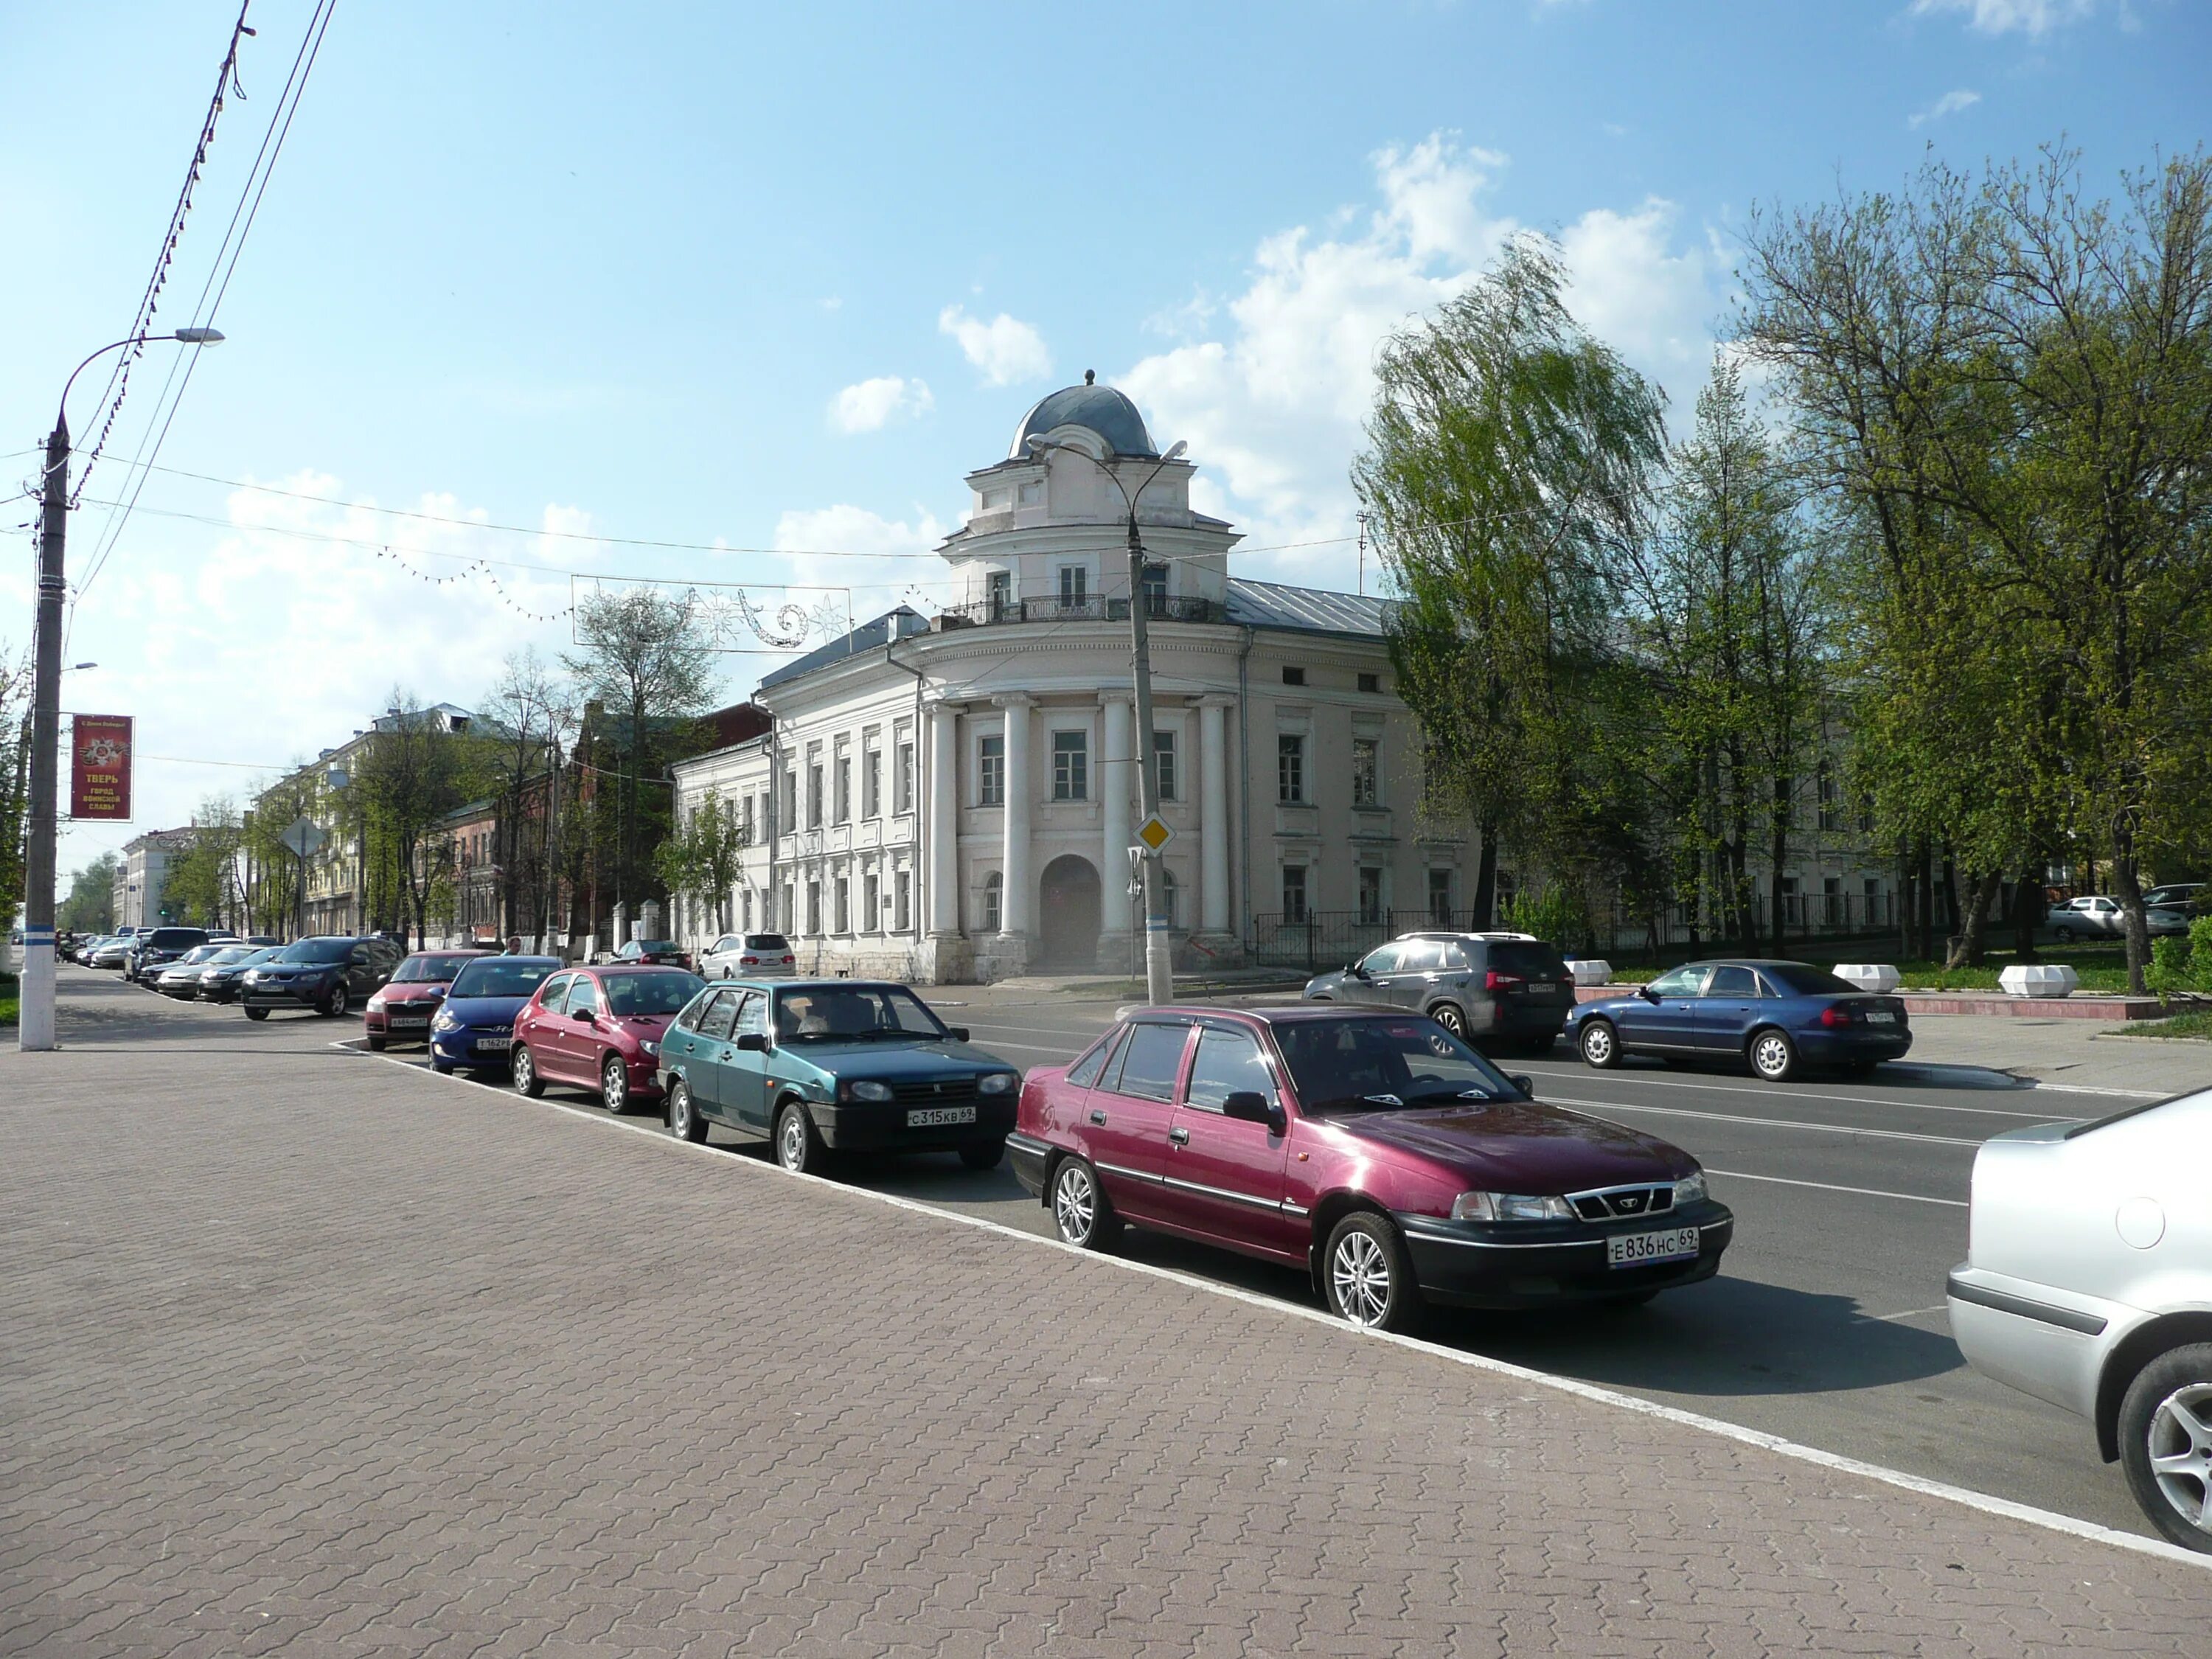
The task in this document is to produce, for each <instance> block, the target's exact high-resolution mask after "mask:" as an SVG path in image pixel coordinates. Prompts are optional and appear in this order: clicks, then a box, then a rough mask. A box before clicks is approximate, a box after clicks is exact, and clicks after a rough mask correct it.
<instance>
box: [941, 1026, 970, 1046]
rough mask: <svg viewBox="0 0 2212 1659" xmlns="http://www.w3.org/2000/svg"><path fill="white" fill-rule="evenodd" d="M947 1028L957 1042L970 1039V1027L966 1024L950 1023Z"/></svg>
mask: <svg viewBox="0 0 2212 1659" xmlns="http://www.w3.org/2000/svg"><path fill="white" fill-rule="evenodd" d="M945 1030H947V1031H948V1032H950V1033H951V1036H952V1040H953V1041H954V1042H967V1041H968V1028H967V1027H966V1026H965V1025H948V1026H946V1027H945Z"/></svg>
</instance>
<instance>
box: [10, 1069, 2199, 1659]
mask: <svg viewBox="0 0 2212 1659" xmlns="http://www.w3.org/2000/svg"><path fill="white" fill-rule="evenodd" d="M0 1273H4V1283H5V1285H6V1287H7V1295H6V1297H5V1299H4V1302H0V1424H4V1431H0V1653H5V1654H19V1653H20V1654H41V1655H44V1654H55V1655H80V1654H83V1655H92V1654H108V1653H112V1654H124V1655H147V1656H155V1655H174V1656H187V1655H210V1656H212V1655H253V1654H262V1653H274V1652H278V1651H282V1652H283V1653H285V1654H287V1655H298V1656H319V1655H323V1654H340V1653H343V1654H395V1655H396V1654H406V1655H416V1654H425V1655H430V1654H435V1655H457V1656H458V1655H463V1654H486V1655H507V1654H516V1655H520V1654H536V1655H544V1656H559V1655H578V1654H601V1655H611V1654H617V1653H619V1654H629V1655H660V1654H677V1653H683V1654H724V1653H730V1654H738V1653H742V1654H748V1655H768V1654H775V1655H815V1654H824V1655H826V1654H836V1655H848V1654H868V1655H907V1654H913V1655H922V1654H929V1655H939V1654H942V1655H1010V1656H1011V1655H1032V1654H1034V1655H1053V1656H1101V1659H1104V1656H1113V1659H1121V1656H1131V1655H1137V1656H1149V1655H1232V1654H1238V1655H1288V1654H1297V1653H1317V1654H1328V1655H1370V1654H1372V1655H1385V1654H1389V1655H1401V1654H1402V1655H1447V1654H1449V1655H1462V1654H1464V1655H1493V1656H1504V1655H1508V1654H1510V1655H1514V1656H1525V1655H1531V1654H1545V1653H1566V1652H1571V1653H1574V1654H1577V1655H1655V1656H1656V1655H1667V1656H1673V1655H1684V1654H1698V1655H1703V1654H1708V1653H1712V1654H1746V1655H1751V1654H1772V1653H1778V1652H1808V1651H1809V1652H1816V1653H1830V1652H1855V1653H1881V1654H1891V1653H1907V1652H1913V1653H1925V1654H1938V1653H1954V1652H1955V1653H1966V1654H1987V1655H1992V1656H2007V1659H2009V1656H2015V1655H2020V1654H2024V1653H2042V1652H2055V1651H2072V1650H2092V1651H2100V1652H2112V1653H2127V1654H2154V1653H2156V1654H2197V1655H2202V1654H2205V1653H2207V1652H2208V1651H2212V1622H2208V1608H2212V1572H2208V1571H2205V1570H2204V1569H2203V1568H2200V1567H2198V1566H2196V1565H2191V1564H2187V1563H2184V1562H2179V1561H2173V1560H2167V1559H2160V1558H2158V1557H2154V1556H2148V1555H2144V1554H2141V1553H2134V1552H2130V1551H2127V1550H2124V1549H2120V1548H2117V1547H2111V1546H2107V1545H2104V1544H2100V1543H2097V1542H2093V1541H2085V1540H2081V1539H2078V1538H2075V1537H2071V1536H2068V1535H2065V1534H2060V1533H2057V1532H2054V1531H2050V1530H2046V1529H2044V1528H2039V1527H2037V1526H2034V1525H2032V1524H2028V1523H2026V1522H2017V1521H2014V1520H2009V1519H2006V1518H2002V1517H1996V1516H1990V1515H1987V1514H1984V1513H1981V1512H1978V1511H1975V1510H1969V1509H1967V1508H1966V1507H1963V1506H1960V1505H1957V1504H1950V1503H1948V1502H1945V1501H1942V1500H1940V1499H1935V1498H1923V1497H1920V1496H1917V1495H1915V1494H1912V1493H1910V1492H1903V1491H1899V1490H1898V1489H1896V1488H1893V1487H1891V1486H1886V1485H1884V1484H1881V1483H1880V1482H1876V1481H1872V1480H1864V1479H1861V1478H1858V1477H1856V1476H1852V1475H1848V1474H1839V1473H1836V1472H1833V1471H1830V1470H1826V1469H1824V1468H1818V1467H1814V1466H1811V1465H1808V1464H1805V1463H1802V1462H1796V1461H1795V1460H1791V1459H1789V1458H1785V1457H1783V1456H1780V1455H1775V1454H1773V1453H1771V1452H1768V1451H1765V1450H1763V1449H1759V1448H1756V1447H1752V1446H1747V1445H1745V1444H1742V1443H1738V1442H1735V1441H1730V1440H1727V1439H1724V1438H1721V1437H1716V1436H1711V1435H1708V1434H1705V1433H1703V1432H1701V1431H1698V1430H1695V1429H1693V1428H1690V1427H1687V1426H1683V1425H1675V1424H1672V1423H1668V1422H1665V1421H1662V1420H1657V1419H1653V1418H1651V1417H1649V1416H1644V1415H1639V1414H1636V1413H1629V1412H1626V1411H1623V1410H1620V1409H1617V1408H1614V1407H1607V1406H1605V1405H1602V1404H1600V1403H1596V1402H1593V1401H1586V1400H1581V1399H1577V1398H1574V1397H1571V1396H1569V1395H1564V1394H1559V1393H1557V1392H1554V1391H1553V1390H1550V1389H1546V1388H1543V1387H1541V1386H1539V1385H1535V1384H1532V1383H1525V1382H1522V1381H1519V1380H1517V1379H1513V1378H1510V1377H1504V1376H1496V1375H1493V1374H1490V1373H1486V1372H1483V1371H1480V1370H1473V1369H1470V1368H1468V1367H1467V1366H1464V1365H1461V1364H1454V1363H1452V1362H1451V1361H1449V1360H1448V1359H1445V1358H1438V1357H1437V1356H1434V1355H1431V1354H1428V1353H1425V1352H1420V1351H1418V1350H1413V1349H1408V1348H1405V1347H1401V1346H1396V1345H1393V1344H1389V1343H1387V1342H1383V1341H1380V1340H1373V1339H1368V1338H1362V1337H1360V1336H1358V1335H1357V1334H1353V1333H1351V1332H1349V1331H1344V1330H1340V1329H1338V1328H1324V1327H1322V1326H1319V1325H1316V1323H1314V1322H1310V1321H1307V1320H1304V1319H1301V1318H1299V1317H1297V1316H1296V1315H1295V1314H1294V1313H1291V1312H1289V1311H1285V1310H1273V1309H1269V1308H1266V1307H1257V1306H1252V1305H1249V1304H1243V1303H1239V1302H1237V1301H1233V1300H1230V1299H1226V1298H1224V1297H1219V1296H1215V1295H1212V1294H1208V1293H1206V1291H1201V1290H1199V1289H1197V1288H1194V1287H1192V1286H1188V1285H1183V1284H1181V1283H1177V1282H1174V1281H1170V1280H1167V1279H1161V1278H1158V1277H1155V1276H1150V1275H1146V1274H1141V1273H1133V1272H1130V1271H1128V1270H1126V1269H1124V1268H1121V1267H1115V1265H1113V1264H1112V1263H1111V1262H1109V1261H1102V1260H1098V1259H1096V1258H1085V1257H1079V1256H1077V1255H1073V1254H1069V1253H1066V1252H1061V1251H1058V1250H1055V1249H1052V1248H1050V1247H1048V1246H1042V1245H1032V1244H1026V1243H1017V1242H1015V1241H1012V1240H1010V1239H1007V1238H1005V1237H1001V1236H1000V1235H997V1234H994V1233H992V1232H989V1231H981V1230H979V1229H975V1228H972V1227H969V1226H964V1225H960V1224H958V1223H957V1222H954V1221H951V1220H945V1219H941V1218H935V1217H932V1216H927V1215H921V1214H917V1213H915V1212H911V1211H906V1210H901V1209H897V1208H895V1207H892V1206H888V1205H885V1204H883V1203H880V1202H878V1201H875V1200H871V1199H869V1198H866V1197H865V1196H862V1195H860V1194H854V1193H850V1192H844V1191H839V1190H836V1189H834V1188H826V1187H823V1186H821V1185H816V1184H811V1183H806V1182H799V1181H796V1180H793V1179H791V1178H789V1177H787V1176H782V1175H781V1174H780V1173H778V1172H777V1171H775V1170H772V1169H769V1168H768V1167H766V1166H765V1165H763V1164H760V1163H758V1162H757V1161H755V1160H752V1159H749V1158H744V1157H741V1156H738V1155H732V1154H730V1153H726V1152H697V1151H693V1150H690V1149H685V1148H681V1147H678V1146H675V1145H674V1144H673V1143H670V1142H666V1141H657V1140H655V1139H648V1138H647V1137H646V1136H643V1135H638V1134H631V1133H623V1132H621V1131H619V1130H617V1129H615V1128H613V1127H609V1126H605V1125H604V1124H599V1123H594V1122H592V1121H586V1120H584V1119H582V1118H580V1117H575V1116H572V1115H567V1114H563V1113H561V1112H558V1111H556V1110H554V1109H550V1108H549V1107H547V1106H545V1105H542V1104H534V1103H527V1102H524V1101H521V1100H519V1099H517V1098H515V1097H513V1096H511V1095H507V1094H504V1093H500V1092H495V1091H489V1090H484V1089H477V1088H471V1087H467V1086H465V1085H455V1084H450V1083H446V1082H442V1081H441V1080H438V1079H431V1078H428V1077H427V1076H423V1075H421V1074H417V1073H404V1072H402V1071H400V1070H398V1069H397V1068H394V1067H392V1066H386V1065H383V1064H381V1063H380V1062H377V1061H374V1060H368V1059H365V1058H356V1057H347V1056H340V1055H335V1054H328V1053H324V1052H317V1051H316V1050H315V1049H314V1048H313V1047H312V1046H310V1045H309V1043H308V1042H307V1039H306V1038H305V1037H304V1036H303V1037H302V1038H301V1039H299V1040H298V1041H297V1042H296V1044H295V1046H293V1047H290V1048H286V1047H283V1046H282V1044H281V1043H280V1042H279V1041H278V1040H276V1039H275V1038H273V1037H270V1036H264V1034H262V1033H261V1032H260V1031H259V1030H258V1028H257V1030H256V1032H255V1033H254V1034H252V1035H250V1036H249V1035H248V1034H246V1033H245V1032H243V1031H240V1032H239V1033H237V1034H235V1035H234V1036H225V1037H223V1038H222V1039H221V1040H220V1041H217V1040H215V1039H214V1037H213V1036H212V1034H210V1036H199V1035H197V1034H195V1033H193V1032H191V1031H188V1030H185V1029H183V1028H182V1027H179V1030H178V1031H177V1036H176V1037H175V1038H174V1039H155V1040H150V1041H144V1042H138V1043H135V1044H129V1045H126V1044H122V1043H117V1044H114V1045H112V1046H107V1047H101V1046H98V1045H87V1046H83V1047H79V1048H76V1049H73V1050H71V1051H70V1052H67V1053H64V1054H58V1055H39V1056H17V1055H15V1054H8V1055H6V1056H4V1057H0Z"/></svg>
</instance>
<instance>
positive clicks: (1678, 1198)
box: [1674, 1170, 1705, 1210]
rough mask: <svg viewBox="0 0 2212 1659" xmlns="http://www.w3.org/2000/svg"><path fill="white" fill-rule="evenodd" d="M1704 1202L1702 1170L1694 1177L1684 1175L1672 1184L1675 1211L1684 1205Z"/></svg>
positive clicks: (1703, 1174) (1703, 1173) (1703, 1172)
mask: <svg viewBox="0 0 2212 1659" xmlns="http://www.w3.org/2000/svg"><path fill="white" fill-rule="evenodd" d="M1704 1202H1705V1171H1704V1170H1699V1171H1698V1172H1697V1173H1696V1174H1695V1175H1686V1176H1683V1177H1682V1178H1681V1179H1680V1181H1678V1182H1675V1183H1674V1207H1675V1208H1676V1209H1678V1210H1679V1209H1680V1208H1681V1207H1682V1206H1684V1205H1685V1204H1702V1203H1704Z"/></svg>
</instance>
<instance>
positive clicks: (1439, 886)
mask: <svg viewBox="0 0 2212 1659" xmlns="http://www.w3.org/2000/svg"><path fill="white" fill-rule="evenodd" d="M1451 883H1452V872H1450V871H1449V870H1431V871H1430V872H1429V920H1430V921H1432V922H1434V923H1435V924H1436V925H1437V927H1450V926H1451V919H1452V902H1451Z"/></svg>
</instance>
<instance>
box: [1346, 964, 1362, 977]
mask: <svg viewBox="0 0 2212 1659" xmlns="http://www.w3.org/2000/svg"><path fill="white" fill-rule="evenodd" d="M1344 971H1345V972H1346V973H1347V974H1349V975H1352V978H1354V979H1365V978H1366V977H1367V970H1366V969H1364V968H1362V967H1361V966H1360V965H1359V964H1358V963H1356V962H1347V963H1345V964H1344Z"/></svg>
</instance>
